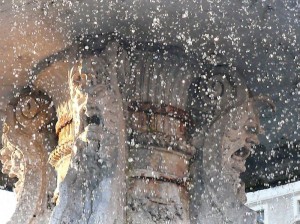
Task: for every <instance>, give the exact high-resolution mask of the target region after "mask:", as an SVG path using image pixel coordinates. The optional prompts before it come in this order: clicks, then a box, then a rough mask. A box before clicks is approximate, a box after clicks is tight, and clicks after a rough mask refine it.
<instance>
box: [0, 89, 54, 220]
mask: <svg viewBox="0 0 300 224" xmlns="http://www.w3.org/2000/svg"><path fill="white" fill-rule="evenodd" d="M6 113H7V119H6V121H5V125H4V130H3V136H2V144H3V149H2V150H1V151H0V152H1V154H0V155H1V157H0V159H1V162H2V163H3V168H2V171H3V172H4V173H8V174H9V176H10V177H17V178H18V182H17V183H16V184H15V191H16V193H17V207H16V211H15V213H14V215H13V217H12V218H11V221H10V222H9V223H11V224H15V223H28V224H29V223H30V224H32V223H41V222H45V221H47V220H48V219H49V217H50V214H51V209H52V207H53V206H52V202H51V199H52V194H53V190H54V186H55V175H54V172H53V170H52V169H51V167H50V166H48V165H47V158H48V152H50V151H51V150H52V149H53V148H54V145H55V144H56V142H55V135H54V133H53V129H54V128H53V125H54V123H53V122H54V108H53V105H52V103H51V100H50V99H49V98H48V97H47V96H46V95H45V94H44V93H42V92H40V91H37V90H33V91H31V90H29V89H26V90H25V91H23V92H22V93H21V94H20V95H19V96H17V97H16V98H15V99H14V100H13V101H12V102H11V103H10V104H9V105H8V107H7V111H6Z"/></svg>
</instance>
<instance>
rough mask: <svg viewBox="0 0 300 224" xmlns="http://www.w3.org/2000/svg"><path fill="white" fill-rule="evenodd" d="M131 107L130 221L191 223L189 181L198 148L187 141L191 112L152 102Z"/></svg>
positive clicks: (128, 219) (135, 104) (128, 218)
mask: <svg viewBox="0 0 300 224" xmlns="http://www.w3.org/2000/svg"><path fill="white" fill-rule="evenodd" d="M129 109H130V115H131V127H132V135H131V139H130V141H131V146H130V150H129V160H128V162H129V168H130V171H129V177H130V183H129V190H128V192H127V194H128V202H127V204H128V212H127V215H128V217H127V221H128V223H135V224H137V223H140V222H141V220H143V221H144V222H145V223H189V195H188V189H187V180H188V177H189V160H190V158H191V157H192V156H193V154H194V153H195V148H194V147H192V146H191V145H189V144H187V142H186V137H185V136H186V129H187V124H188V122H189V121H188V118H189V116H188V114H187V113H186V112H184V111H183V110H180V109H178V108H175V107H172V106H166V105H160V106H157V105H151V104H149V103H134V104H132V105H131V106H130V107H129Z"/></svg>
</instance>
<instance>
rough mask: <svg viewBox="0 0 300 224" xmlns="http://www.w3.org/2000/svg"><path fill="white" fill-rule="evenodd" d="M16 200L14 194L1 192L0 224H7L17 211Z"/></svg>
mask: <svg viewBox="0 0 300 224" xmlns="http://www.w3.org/2000/svg"><path fill="white" fill-rule="evenodd" d="M15 207H16V198H15V194H14V193H13V192H8V191H4V190H0V224H6V223H7V222H8V221H9V219H10V217H11V216H12V214H13V213H14V211H15Z"/></svg>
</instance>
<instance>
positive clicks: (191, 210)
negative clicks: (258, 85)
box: [1, 38, 260, 224]
mask: <svg viewBox="0 0 300 224" xmlns="http://www.w3.org/2000/svg"><path fill="white" fill-rule="evenodd" d="M112 39H113V38H112ZM97 41H99V42H101V44H99V46H100V47H99V48H98V49H93V50H90V51H84V50H82V49H80V47H79V48H78V49H76V48H75V49H74V52H77V53H75V55H71V56H72V57H71V56H70V57H69V59H68V62H66V66H70V65H71V66H70V67H71V69H69V72H68V74H64V75H65V76H67V80H68V81H67V83H68V90H67V91H68V93H67V95H66V96H67V97H65V99H66V100H61V101H60V99H59V98H55V96H54V95H53V102H54V106H55V109H56V113H57V122H56V125H55V127H56V135H55V134H54V132H53V131H52V129H51V133H52V135H53V136H56V138H57V139H56V140H57V142H55V141H53V139H52V141H51V147H50V145H45V144H46V143H45V142H44V139H45V138H44V137H43V133H44V130H48V129H45V127H47V125H49V124H50V123H51V122H52V123H51V124H53V121H54V120H53V118H52V117H53V112H47V111H52V108H50V107H49V106H50V105H51V104H50V101H47V102H46V101H45V100H41V99H44V98H43V97H41V98H32V96H34V97H35V96H36V95H35V94H34V91H33V92H32V94H33V95H30V94H29V95H26V97H27V98H26V97H25V101H24V102H26V103H27V104H25V106H23V109H20V110H18V109H10V107H9V108H8V113H9V111H11V110H13V111H14V113H12V114H16V115H14V116H15V118H14V119H15V120H17V121H18V122H19V123H20V124H22V128H21V129H20V132H18V134H17V135H16V136H17V138H15V140H11V139H10V140H6V139H7V138H8V137H7V136H9V133H10V132H9V131H5V134H4V137H3V139H4V146H8V145H10V144H12V145H14V147H15V148H16V149H17V150H14V151H13V153H12V152H11V151H9V153H10V154H9V153H7V152H8V151H7V149H6V148H5V149H3V150H2V151H1V155H2V157H1V158H2V162H4V168H5V169H4V172H12V171H11V170H12V169H11V168H10V166H9V165H7V164H9V163H10V160H11V161H13V164H14V167H15V168H16V169H17V171H13V172H14V173H17V176H18V178H19V181H20V180H23V179H24V180H26V178H28V177H27V176H30V174H27V172H26V170H27V168H25V171H24V169H23V168H22V167H23V165H22V163H20V164H21V165H19V166H17V165H16V164H17V163H19V160H22V161H27V159H28V158H27V157H28V156H29V155H27V154H26V155H25V154H24V153H23V152H30V153H31V154H32V153H34V152H35V151H36V150H39V152H40V154H39V155H40V157H38V158H36V159H39V160H37V161H38V162H36V163H35V165H36V166H43V167H47V166H48V164H47V162H46V161H48V162H49V163H50V164H51V165H52V166H53V167H54V168H55V170H56V173H57V186H56V190H54V186H53V176H51V174H50V173H52V172H53V171H52V170H51V169H50V168H49V169H50V171H47V172H48V173H46V174H45V173H43V174H41V175H42V177H41V179H42V181H41V182H38V183H40V184H41V188H43V190H40V191H38V192H40V193H39V194H40V196H39V197H40V198H41V199H35V198H34V197H33V199H32V203H33V204H34V205H36V207H39V208H43V209H44V210H42V213H43V215H40V214H41V212H40V213H39V212H37V211H35V210H30V209H27V207H26V206H25V205H20V208H22V211H26V212H28V214H27V213H26V214H24V213H20V215H21V216H22V217H24V218H22V219H20V220H22V223H25V224H27V223H28V224H29V223H37V222H38V221H39V222H40V223H47V222H48V219H50V221H49V223H52V224H61V223H89V224H92V223H105V224H110V223H112V224H116V223H122V224H123V223H132V224H137V223H141V222H144V223H147V224H148V223H149V224H151V223H178V224H179V223H184V224H186V223H239V224H240V223H254V222H255V214H254V213H253V212H252V211H251V210H250V209H248V208H247V207H246V206H244V205H243V203H244V202H245V192H244V187H243V184H242V183H241V181H240V179H239V175H240V173H241V172H243V171H244V170H245V166H244V163H245V160H246V158H247V156H248V155H249V154H250V151H251V149H250V147H251V145H252V144H257V143H258V139H257V134H258V133H259V128H260V127H259V121H258V117H257V114H256V113H255V112H254V110H253V102H254V101H253V100H252V98H249V93H248V90H247V87H246V86H245V85H244V83H243V82H242V80H241V79H240V77H239V74H238V73H237V72H236V71H235V70H234V69H232V68H230V66H227V65H223V64H217V65H203V64H199V63H198V61H197V60H196V59H195V58H193V57H192V56H191V55H188V54H186V53H185V52H184V51H181V50H178V49H177V48H176V50H174V49H175V48H171V47H169V48H166V47H164V46H159V47H158V48H157V47H153V46H150V47H149V46H147V44H142V43H138V44H136V46H137V47H135V48H129V47H128V46H130V44H128V43H125V42H124V41H116V40H109V41H108V40H97ZM131 44H132V43H131ZM78 52H79V53H78ZM57 63H62V62H57ZM49 69H52V68H49ZM33 85H34V83H33ZM60 91H62V92H63V91H66V90H63V89H60ZM49 94H50V95H51V92H49ZM37 99H39V100H37ZM26 105H27V106H26ZM44 105H45V106H44ZM15 107H16V106H15ZM24 108H27V110H24ZM20 111H22V113H23V115H22V116H25V117H26V119H25V121H24V122H25V123H24V122H23V121H22V122H23V123H21V121H20V120H18V116H19V115H18V114H19V112H20ZM38 118H39V119H38ZM14 119H10V118H8V119H7V122H6V123H7V125H6V127H7V126H9V127H10V128H9V130H14V129H13V127H14V125H15V122H16V121H15V120H14ZM30 119H31V120H30ZM32 119H33V121H34V123H33V124H36V125H34V128H32V129H31V130H28V129H26V128H27V126H28V124H29V123H28V122H29V121H30V122H32ZM11 120H12V121H11ZM52 126H53V125H52ZM14 131H18V129H16V130H14ZM22 131H23V132H24V133H23V132H22ZM25 132H26V133H27V134H28V133H32V134H31V135H29V136H27V135H26V133H25ZM25 136H27V137H25ZM33 136H34V137H33ZM25 138H30V139H31V138H32V139H33V140H32V141H33V143H34V144H37V145H38V146H35V147H33V149H31V148H30V146H27V145H26V144H27V143H26V144H25V145H24V146H23V145H20V141H19V140H17V139H23V140H22V141H25V140H24V139H25ZM54 140H55V139H54ZM9 142H13V143H9ZM49 144H50V143H49ZM55 146H56V147H55ZM22 147H23V148H22ZM43 147H44V148H43ZM54 148H55V149H54ZM22 153H23V154H22ZM8 154H9V155H8ZM48 154H49V156H48ZM21 155H23V157H24V155H25V156H26V158H23V157H22V156H21ZM39 164H42V165H39ZM45 169H46V168H45ZM45 169H41V172H44V171H45ZM47 169H48V168H47ZM30 172H31V173H32V174H34V173H35V172H34V171H33V170H32V169H30ZM24 173H25V174H24ZM43 175H44V176H43ZM43 178H46V179H45V181H46V182H47V181H49V184H50V182H51V188H50V187H49V188H48V187H46V186H48V185H47V183H46V182H44V179H43ZM47 178H48V179H49V180H48V179H47ZM50 179H51V181H50ZM24 183H26V181H24ZM49 186H50V185H49ZM18 189H21V190H22V191H26V190H27V189H26V186H25V184H23V185H22V187H21V188H18ZM48 189H51V191H49V190H48ZM50 193H52V194H54V196H51V197H50ZM29 194H32V191H31V190H29ZM21 195H22V194H21ZM45 195H47V197H46V196H45ZM42 197H46V198H47V200H48V201H47V202H44V201H43V200H44V199H42ZM49 197H50V199H49ZM34 200H35V201H34ZM51 200H52V201H51ZM42 202H43V203H48V204H47V205H48V207H47V208H44V207H41V206H40V203H42ZM20 203H24V199H22V198H20ZM51 203H54V204H55V207H54V210H53V211H52V214H51V217H50V211H49V209H50V210H51V209H52V207H51V206H50V205H51ZM43 205H44V204H43ZM22 206H23V207H22ZM17 212H18V211H17ZM32 214H34V216H35V218H32V217H30V218H29V216H32ZM20 215H18V217H20ZM49 217H50V218H49ZM13 220H16V219H13ZM35 220H37V221H35ZM41 220H43V221H41ZM15 223H18V221H16V222H15ZM20 223H21V221H20Z"/></svg>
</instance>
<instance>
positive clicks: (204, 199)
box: [191, 68, 273, 224]
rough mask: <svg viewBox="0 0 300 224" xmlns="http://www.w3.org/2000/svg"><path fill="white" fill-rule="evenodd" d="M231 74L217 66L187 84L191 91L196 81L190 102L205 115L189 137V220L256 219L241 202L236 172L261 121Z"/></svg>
mask: <svg viewBox="0 0 300 224" xmlns="http://www.w3.org/2000/svg"><path fill="white" fill-rule="evenodd" d="M214 73H215V74H214ZM235 75H236V74H230V73H228V72H224V68H216V70H215V71H213V75H212V76H211V77H209V76H208V77H207V80H205V81H203V80H198V81H197V82H196V83H194V84H193V85H194V86H192V88H191V91H192V92H193V91H194V88H195V86H196V88H197V89H201V91H203V93H201V91H200V95H197V94H199V92H197V94H194V96H193V97H194V99H192V101H191V102H192V103H195V104H200V105H201V106H202V109H201V113H203V114H204V115H206V116H205V119H204V120H202V118H200V119H201V120H200V124H202V125H203V126H202V127H198V128H199V129H198V134H195V136H194V137H193V143H194V145H195V146H196V148H197V149H198V150H199V152H198V155H197V156H196V158H195V162H194V169H193V174H194V176H193V178H194V180H193V186H192V190H191V195H192V196H193V199H192V202H191V214H192V218H191V223H209V224H217V223H218V224H219V223H234V224H241V223H249V224H254V223H255V222H256V218H255V217H256V215H255V212H253V211H252V210H250V209H249V208H248V207H246V206H245V205H244V203H245V202H246V195H245V186H244V183H243V182H242V181H241V179H240V174H241V173H242V172H244V171H245V170H246V167H245V162H246V159H247V157H248V156H249V155H250V153H251V146H252V145H254V144H258V143H259V141H258V137H257V135H258V134H259V133H260V123H259V118H258V114H257V113H256V112H255V110H254V99H253V98H249V93H248V90H247V88H246V86H245V85H244V84H243V82H242V80H241V79H239V78H238V77H237V76H235ZM197 97H199V98H198V99H197ZM269 104H271V103H270V102H269ZM201 106H200V107H198V108H201ZM272 106H273V105H272ZM192 110H193V109H192ZM201 128H202V129H201ZM195 133H197V129H196V131H195Z"/></svg>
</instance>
